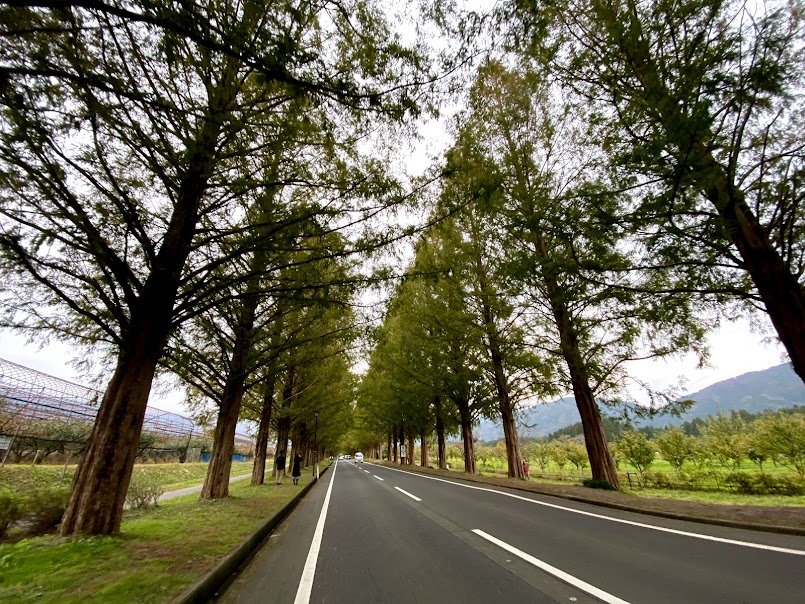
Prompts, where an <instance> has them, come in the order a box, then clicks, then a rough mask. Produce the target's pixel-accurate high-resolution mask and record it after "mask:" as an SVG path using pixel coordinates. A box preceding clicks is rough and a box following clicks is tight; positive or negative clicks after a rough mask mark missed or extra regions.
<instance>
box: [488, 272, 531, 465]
mask: <svg viewBox="0 0 805 604" xmlns="http://www.w3.org/2000/svg"><path fill="white" fill-rule="evenodd" d="M482 287H484V286H483V285H482ZM483 314H484V325H485V329H486V338H487V346H488V348H489V356H490V359H491V360H492V370H493V375H494V381H495V393H496V395H497V399H498V410H499V411H500V418H501V420H502V422H503V437H504V441H505V443H506V463H507V465H508V471H509V477H510V478H525V476H524V475H523V462H522V458H521V456H520V443H519V441H518V439H517V427H516V425H515V423H514V405H513V404H512V401H511V396H510V394H509V381H508V379H507V378H506V372H505V370H504V368H503V355H502V354H501V351H500V341H499V339H498V333H497V328H496V326H495V317H494V314H493V312H492V308H491V307H490V306H489V304H488V303H487V302H483Z"/></svg>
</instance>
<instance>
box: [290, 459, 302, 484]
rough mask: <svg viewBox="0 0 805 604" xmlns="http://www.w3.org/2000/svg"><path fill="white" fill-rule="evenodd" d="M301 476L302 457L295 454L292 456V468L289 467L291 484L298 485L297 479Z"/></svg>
mask: <svg viewBox="0 0 805 604" xmlns="http://www.w3.org/2000/svg"><path fill="white" fill-rule="evenodd" d="M301 475H302V456H301V455H299V453H297V454H296V455H294V456H293V466H291V477H293V483H294V484H299V477H300V476H301Z"/></svg>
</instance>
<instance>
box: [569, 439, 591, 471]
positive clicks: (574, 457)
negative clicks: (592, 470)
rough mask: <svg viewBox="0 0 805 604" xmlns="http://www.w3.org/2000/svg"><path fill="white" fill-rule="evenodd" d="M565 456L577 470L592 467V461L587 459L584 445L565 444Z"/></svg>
mask: <svg viewBox="0 0 805 604" xmlns="http://www.w3.org/2000/svg"><path fill="white" fill-rule="evenodd" d="M565 454H566V455H567V460H568V461H569V462H570V463H572V464H573V465H574V466H575V468H576V469H577V470H583V469H584V468H586V467H587V466H588V465H590V461H589V459H587V449H585V448H584V445H581V444H579V443H567V444H565Z"/></svg>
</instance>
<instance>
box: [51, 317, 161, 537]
mask: <svg viewBox="0 0 805 604" xmlns="http://www.w3.org/2000/svg"><path fill="white" fill-rule="evenodd" d="M136 335H139V336H140V338H142V337H143V336H145V335H146V332H144V331H140V332H139V333H138V334H136ZM157 354H158V353H156V352H155V351H152V352H151V353H150V354H144V353H143V350H142V347H140V349H139V350H138V351H137V352H136V353H133V354H129V355H125V356H123V357H122V358H121V359H120V360H119V361H118V365H117V368H116V369H115V373H114V376H113V377H112V381H111V382H110V383H109V386H108V387H107V389H106V393H105V394H104V398H103V401H102V403H101V407H100V409H99V410H98V416H97V418H96V420H95V425H94V427H93V429H92V433H91V435H90V440H89V445H88V448H87V451H86V454H85V455H84V457H83V459H82V460H81V461H80V462H79V465H78V468H77V469H76V473H75V476H74V477H73V483H72V487H71V491H70V499H69V502H68V505H67V509H66V511H65V513H64V516H63V517H62V522H61V527H60V532H61V534H62V535H65V536H66V535H72V534H73V533H82V534H89V535H111V534H114V533H118V532H119V531H120V521H121V518H122V516H123V505H124V503H125V501H126V492H127V491H128V487H129V482H130V481H131V473H132V471H133V468H134V459H135V458H136V456H137V450H138V443H139V440H140V433H141V432H142V427H143V421H144V420H145V409H146V405H147V403H148V395H149V393H150V392H151V383H152V381H153V378H154V373H155V371H156V365H157Z"/></svg>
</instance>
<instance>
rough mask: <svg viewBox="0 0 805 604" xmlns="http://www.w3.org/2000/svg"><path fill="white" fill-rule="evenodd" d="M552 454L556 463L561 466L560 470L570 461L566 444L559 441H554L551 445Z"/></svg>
mask: <svg viewBox="0 0 805 604" xmlns="http://www.w3.org/2000/svg"><path fill="white" fill-rule="evenodd" d="M548 446H549V447H550V451H551V452H550V455H551V459H552V460H553V463H555V464H556V465H557V466H558V467H559V471H560V472H561V471H562V470H563V469H564V467H565V466H566V465H567V462H568V461H570V460H569V459H568V458H567V449H565V447H564V445H562V444H561V443H558V442H553V443H551V444H550V445H548Z"/></svg>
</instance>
